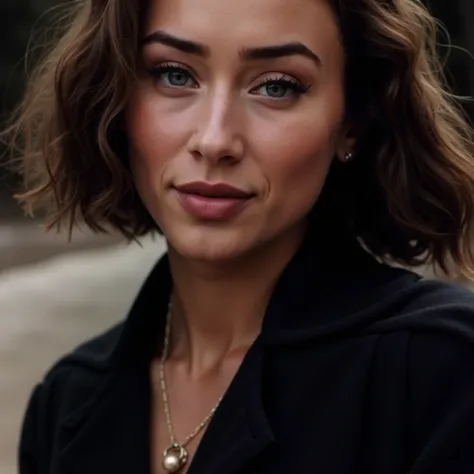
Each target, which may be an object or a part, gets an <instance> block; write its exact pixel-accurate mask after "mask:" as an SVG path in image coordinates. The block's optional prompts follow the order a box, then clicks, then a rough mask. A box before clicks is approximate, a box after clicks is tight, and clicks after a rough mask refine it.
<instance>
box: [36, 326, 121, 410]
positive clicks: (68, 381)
mask: <svg viewBox="0 0 474 474" xmlns="http://www.w3.org/2000/svg"><path fill="white" fill-rule="evenodd" d="M123 326H124V324H123V323H121V324H117V325H115V326H113V327H111V328H110V329H108V330H107V331H105V332H103V333H102V334H99V335H97V336H95V337H93V338H91V339H89V340H87V341H85V342H84V343H82V344H81V345H80V346H78V347H76V348H75V349H74V350H72V351H71V352H70V353H69V354H66V355H65V356H64V357H62V358H61V359H59V360H58V361H57V362H56V363H55V364H54V365H53V366H52V367H51V368H50V369H49V370H48V371H47V372H46V374H45V375H44V377H43V378H42V380H41V381H40V383H39V384H38V385H37V387H36V389H35V390H34V392H33V396H32V398H36V399H37V405H38V407H41V408H42V409H43V410H47V411H48V416H54V413H56V412H58V413H60V415H61V416H65V415H66V414H67V413H68V412H72V411H74V410H75V409H77V408H79V407H80V406H81V405H82V404H84V402H86V401H87V400H88V399H89V398H90V397H91V396H92V395H94V393H95V392H97V391H98V390H99V389H100V388H101V387H102V386H103V385H104V383H105V381H106V380H107V379H108V378H109V377H110V375H111V374H112V357H111V356H112V354H113V351H114V349H115V347H116V346H117V343H118V341H119V339H120V335H121V334H122V331H123Z"/></svg>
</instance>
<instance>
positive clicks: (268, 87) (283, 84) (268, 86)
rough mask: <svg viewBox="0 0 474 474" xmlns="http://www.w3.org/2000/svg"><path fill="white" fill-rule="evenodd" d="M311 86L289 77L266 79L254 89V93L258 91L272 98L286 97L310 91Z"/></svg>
mask: <svg viewBox="0 0 474 474" xmlns="http://www.w3.org/2000/svg"><path fill="white" fill-rule="evenodd" d="M308 90H309V87H307V86H304V85H303V84H301V83H299V82H297V81H294V80H289V79H282V78H279V79H266V80H265V81H263V82H262V83H261V84H259V85H258V86H257V87H254V88H253V89H252V91H251V92H252V93H254V94H255V93H258V94H261V95H263V96H266V97H269V98H271V99H286V98H289V97H298V96H300V95H302V94H304V93H306V92H308Z"/></svg>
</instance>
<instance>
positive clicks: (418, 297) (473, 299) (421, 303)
mask: <svg viewBox="0 0 474 474" xmlns="http://www.w3.org/2000/svg"><path fill="white" fill-rule="evenodd" d="M390 306H391V308H390V309H391V310H390V311H387V315H388V317H385V318H384V317H381V318H379V319H378V320H377V321H376V322H375V323H374V324H373V325H371V328H370V330H371V331H374V332H380V333H393V332H401V331H408V332H410V333H412V334H413V335H414V336H415V335H422V334H432V335H436V336H437V337H438V338H439V337H444V338H445V339H447V340H450V339H452V340H456V341H458V342H459V343H461V341H462V342H463V343H465V344H468V345H471V346H472V347H473V348H474V292H473V291H471V290H469V289H467V288H464V287H461V286H459V285H455V284H450V283H445V282H440V281H434V280H424V279H420V280H417V281H414V282H412V283H411V284H409V285H407V286H406V287H405V288H403V289H402V290H401V291H400V292H399V294H398V295H396V294H395V295H393V296H392V297H391V298H390Z"/></svg>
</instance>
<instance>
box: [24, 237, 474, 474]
mask: <svg viewBox="0 0 474 474" xmlns="http://www.w3.org/2000/svg"><path fill="white" fill-rule="evenodd" d="M323 250H324V249H323ZM170 290H171V279H170V272H169V267H168V261H167V258H166V256H165V257H163V258H162V259H161V261H160V262H159V263H158V264H157V266H156V267H155V269H154V270H153V271H152V273H151V274H150V276H149V278H148V279H147V281H146V282H145V283H144V286H143V287H142V290H141V292H140V294H139V296H138V298H137V300H136V301H135V304H134V306H133V307H132V310H131V312H130V314H129V316H128V318H127V320H126V321H125V322H124V323H123V324H120V325H118V326H116V327H114V328H112V329H111V330H109V331H108V332H106V333H105V334H103V335H101V336H99V337H97V338H95V339H94V340H91V341H88V342H87V343H86V344H84V345H82V346H81V347H79V348H78V349H76V350H75V351H74V352H72V353H71V354H69V355H68V356H66V357H65V358H63V359H62V360H60V361H59V362H58V363H57V364H55V365H54V367H53V368H52V369H51V370H50V371H49V372H48V373H47V375H46V376H45V378H44V380H43V381H42V382H41V383H40V384H38V386H37V387H36V389H35V390H34V392H33V395H32V397H31V400H30V403H29V405H28V409H27V412H26V415H25V420H24V425H23V431H22V436H21V442H20V449H19V458H20V461H19V464H20V469H19V472H20V474H109V473H110V474H149V473H150V452H151V449H152V447H151V446H150V404H151V398H150V383H149V379H148V368H149V363H150V360H151V357H152V355H153V354H156V353H157V351H159V349H160V348H159V347H157V341H162V335H163V328H164V322H165V315H166V310H167V302H168V298H169V294H170ZM190 397H192V394H190ZM189 402H190V403H192V398H190V401H189ZM157 448H158V449H160V450H161V449H162V447H157ZM153 449H155V447H153ZM188 472H189V474H242V473H246V474H288V473H292V474H293V473H295V474H296V473H298V474H306V473H308V474H309V473H321V474H359V473H360V474H402V473H403V474H464V473H466V474H468V473H469V474H472V473H474V297H473V294H472V293H471V292H469V291H467V290H464V289H461V288H457V287H455V286H450V285H447V284H443V283H439V282H431V281H424V280H422V279H421V278H419V277H418V276H417V275H415V274H413V273H411V272H407V271H405V270H400V269H394V268H390V267H388V266H385V265H381V264H379V263H377V262H376V261H375V260H374V259H372V258H371V257H370V256H369V255H368V254H366V253H365V252H364V251H363V250H362V249H361V248H360V247H359V246H358V244H357V243H356V242H355V241H352V240H350V241H349V239H348V240H347V241H341V242H338V246H337V252H334V251H330V252H329V251H327V252H326V251H321V248H320V249H319V250H318V251H315V250H314V249H313V246H312V245H311V242H308V241H306V242H305V243H304V244H303V246H302V248H301V249H300V251H299V252H298V253H297V255H296V256H295V257H294V258H293V260H292V261H291V262H290V264H289V265H288V266H287V268H286V269H285V271H284V272H283V274H282V276H281V278H280V280H279V282H278V283H277V285H276V288H275V290H274V293H273V296H272V298H271V300H270V303H269V306H268V308H267V312H266V315H265V319H264V324H263V329H262V332H261V334H260V336H259V337H258V339H257V340H256V342H255V343H254V344H253V346H252V347H251V349H250V350H249V352H248V353H247V355H246V357H245V359H244V361H243V363H242V365H241V367H240V369H239V371H238V372H237V374H236V376H235V378H234V380H233V381H232V383H231V386H230V387H229V389H228V391H227V393H226V394H225V397H224V399H223V401H222V403H221V405H220V407H219V409H218V410H217V412H216V414H215V416H214V418H213V419H212V420H211V422H210V424H209V426H208V429H207V431H206V432H205V434H204V437H203V439H202V441H201V444H200V446H199V448H198V450H197V452H196V454H195V457H194V459H193V461H192V464H191V466H190V468H189V471H188Z"/></svg>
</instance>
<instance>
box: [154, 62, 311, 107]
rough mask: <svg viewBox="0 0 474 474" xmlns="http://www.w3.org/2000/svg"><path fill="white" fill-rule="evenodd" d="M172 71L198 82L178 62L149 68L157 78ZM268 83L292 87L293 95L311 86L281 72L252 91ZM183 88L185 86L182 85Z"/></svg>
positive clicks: (299, 94) (301, 92) (300, 93)
mask: <svg viewBox="0 0 474 474" xmlns="http://www.w3.org/2000/svg"><path fill="white" fill-rule="evenodd" d="M172 72H175V73H181V74H183V73H184V74H185V75H186V76H188V77H189V78H190V79H192V80H193V81H194V82H196V81H195V80H194V78H193V77H192V73H191V72H190V71H189V70H188V69H186V68H184V67H182V66H178V65H176V64H173V63H162V64H160V65H158V66H156V67H153V68H151V69H149V71H148V73H149V74H150V75H151V76H152V77H154V78H156V79H159V78H160V77H161V76H162V75H163V74H166V73H172ZM268 85H282V86H284V87H287V88H288V89H290V91H291V92H292V96H293V97H296V98H297V97H299V96H301V95H303V94H306V93H307V92H308V91H309V90H310V88H311V86H306V85H304V84H302V83H300V82H298V81H296V80H294V79H285V75H284V74H281V75H278V76H277V77H268V78H265V79H264V80H263V81H262V82H260V83H259V84H258V85H257V86H255V87H253V88H252V90H251V92H252V91H256V90H258V89H260V88H262V87H264V86H268ZM175 87H176V88H180V86H175ZM182 87H183V88H184V87H185V86H182ZM285 98H288V96H284V97H281V98H279V97H277V98H272V97H270V99H273V100H278V99H280V100H281V99H285Z"/></svg>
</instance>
